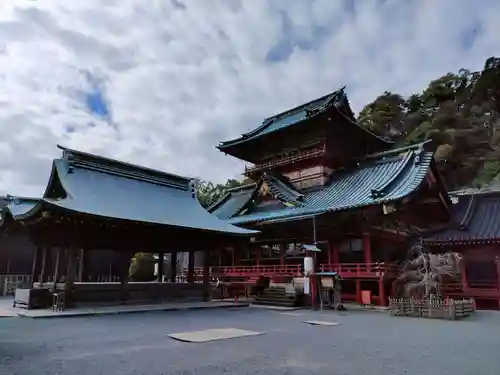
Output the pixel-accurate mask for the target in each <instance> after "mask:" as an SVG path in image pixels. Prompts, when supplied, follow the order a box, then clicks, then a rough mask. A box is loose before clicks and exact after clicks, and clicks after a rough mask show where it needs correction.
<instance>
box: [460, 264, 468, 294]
mask: <svg viewBox="0 0 500 375" xmlns="http://www.w3.org/2000/svg"><path fill="white" fill-rule="evenodd" d="M465 262H466V260H465V258H463V259H462V264H461V270H460V280H461V282H462V291H463V293H464V294H465V295H466V296H467V293H468V291H469V280H467V272H466V271H467V267H466V264H465Z"/></svg>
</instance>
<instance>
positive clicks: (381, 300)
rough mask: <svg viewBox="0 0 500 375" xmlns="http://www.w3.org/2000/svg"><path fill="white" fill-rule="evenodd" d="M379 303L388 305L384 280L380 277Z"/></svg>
mask: <svg viewBox="0 0 500 375" xmlns="http://www.w3.org/2000/svg"><path fill="white" fill-rule="evenodd" d="M378 297H379V298H378V304H379V305H380V306H386V302H385V290H384V280H383V279H382V278H380V279H379V280H378Z"/></svg>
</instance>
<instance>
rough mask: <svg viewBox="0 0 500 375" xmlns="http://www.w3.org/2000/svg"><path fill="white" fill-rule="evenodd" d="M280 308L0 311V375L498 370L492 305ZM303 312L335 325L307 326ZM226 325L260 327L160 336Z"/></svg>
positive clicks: (488, 373) (467, 373) (442, 374)
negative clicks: (422, 313) (453, 309)
mask: <svg viewBox="0 0 500 375" xmlns="http://www.w3.org/2000/svg"><path fill="white" fill-rule="evenodd" d="M284 313H285V312H283V311H271V310H266V309H253V308H237V309H218V310H217V309H208V310H204V311H201V310H190V311H183V312H182V313H179V312H176V311H171V312H153V313H148V314H120V315H108V316H96V317H80V318H72V319H58V320H57V321H56V322H57V324H54V323H55V322H54V321H52V320H50V319H3V320H0V353H1V360H0V374H22V375H54V374H61V375H64V374H71V375H98V374H106V375H114V374H117V375H118V374H119V375H156V374H163V375H185V374H197V375H200V374H203V375H220V374H230V375H247V374H253V375H270V374H272V375H312V374H337V375H357V374H365V373H366V374H370V375H396V374H397V375H403V374H404V375H474V374H480V375H498V374H500V357H499V355H498V348H499V347H500V335H499V327H500V313H492V312H478V313H477V314H474V316H472V317H470V319H464V320H462V321H440V320H431V319H415V318H399V317H391V316H390V315H389V314H380V313H362V312H350V311H348V312H347V313H346V314H344V313H342V314H341V313H339V312H334V311H326V310H325V311H324V312H319V311H312V310H302V311H300V315H290V314H291V313H290V312H288V313H287V315H284ZM296 314H297V312H296ZM304 320H319V321H328V322H337V323H338V325H337V326H333V327H324V326H311V325H309V324H304V323H303V321H304ZM229 328H231V331H232V332H233V333H234V329H237V330H240V331H239V332H241V330H245V331H253V332H265V334H264V335H261V336H248V337H241V338H237V339H229V340H226V339H224V340H216V341H209V342H205V343H191V342H188V343H186V342H181V341H178V340H173V339H171V338H170V337H169V336H168V335H169V334H173V333H178V332H180V331H184V332H186V331H188V332H193V331H206V330H211V332H212V333H214V330H218V332H219V333H220V330H221V329H224V330H226V331H227V330H228V329H229ZM209 332H210V331H209ZM215 332H217V331H215ZM223 332H224V331H223ZM226 336H227V335H226ZM205 338H206V336H205Z"/></svg>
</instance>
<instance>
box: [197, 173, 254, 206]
mask: <svg viewBox="0 0 500 375" xmlns="http://www.w3.org/2000/svg"><path fill="white" fill-rule="evenodd" d="M244 183H246V181H243V182H242V181H238V180H235V179H229V180H227V181H226V183H225V184H214V183H213V182H209V181H208V182H207V181H203V180H197V181H196V195H197V197H198V200H199V201H200V203H201V205H202V206H203V207H205V208H207V207H210V206H211V205H212V204H214V203H215V202H217V201H218V200H219V199H220V198H222V196H223V195H224V194H225V193H226V192H227V190H228V189H232V188H235V187H238V186H241V185H243V184H244Z"/></svg>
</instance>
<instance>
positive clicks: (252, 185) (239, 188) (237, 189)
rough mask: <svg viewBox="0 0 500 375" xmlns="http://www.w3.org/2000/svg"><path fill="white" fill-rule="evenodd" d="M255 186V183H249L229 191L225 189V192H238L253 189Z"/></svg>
mask: <svg viewBox="0 0 500 375" xmlns="http://www.w3.org/2000/svg"><path fill="white" fill-rule="evenodd" d="M255 186H257V183H256V182H251V183H248V184H245V185H240V186H235V187H232V188H230V189H227V190H226V191H227V192H231V193H232V192H236V191H239V190H244V189H248V188H251V187H255Z"/></svg>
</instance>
